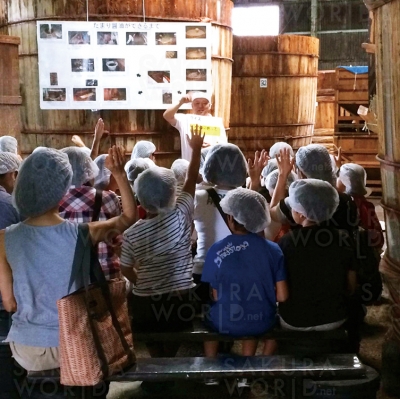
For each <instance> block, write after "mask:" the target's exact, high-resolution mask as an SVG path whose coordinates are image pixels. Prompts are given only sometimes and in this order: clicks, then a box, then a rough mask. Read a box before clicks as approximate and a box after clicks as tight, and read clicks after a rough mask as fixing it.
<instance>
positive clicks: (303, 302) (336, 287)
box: [279, 179, 355, 330]
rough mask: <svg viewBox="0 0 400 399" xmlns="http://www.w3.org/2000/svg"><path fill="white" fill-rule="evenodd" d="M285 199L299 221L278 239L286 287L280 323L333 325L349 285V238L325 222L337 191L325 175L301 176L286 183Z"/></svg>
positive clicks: (343, 313) (342, 316)
mask: <svg viewBox="0 0 400 399" xmlns="http://www.w3.org/2000/svg"><path fill="white" fill-rule="evenodd" d="M287 200H288V202H289V206H290V208H291V210H292V216H293V219H294V221H295V222H296V223H297V224H298V225H300V226H301V227H300V228H298V229H295V230H293V231H291V232H289V233H287V234H286V235H285V236H283V237H282V239H281V240H280V241H279V246H280V247H281V249H282V252H283V254H284V257H285V265H286V268H287V274H288V283H289V292H290V296H289V299H288V301H287V302H285V303H284V304H281V305H279V314H280V317H281V324H282V326H283V327H285V328H289V329H299V330H308V329H311V330H329V329H334V328H337V327H339V326H340V325H341V324H343V323H344V322H345V320H346V317H347V309H346V295H347V294H350V293H352V292H353V291H354V289H355V271H354V269H355V258H354V247H353V245H352V244H353V241H352V240H351V237H350V236H349V235H348V234H347V233H346V232H345V231H341V230H338V229H336V228H334V227H333V226H331V225H329V224H328V223H327V221H329V220H330V219H331V218H332V215H333V213H334V212H335V210H336V208H337V206H338V204H339V195H338V193H337V191H336V190H335V189H334V188H333V187H332V185H331V184H330V183H328V182H326V181H322V180H318V179H303V180H297V181H295V182H294V183H292V185H291V186H290V188H289V197H288V198H287Z"/></svg>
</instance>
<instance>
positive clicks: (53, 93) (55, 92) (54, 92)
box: [43, 89, 67, 101]
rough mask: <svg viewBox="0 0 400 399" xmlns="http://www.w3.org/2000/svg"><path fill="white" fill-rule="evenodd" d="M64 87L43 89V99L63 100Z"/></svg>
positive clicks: (65, 96) (64, 97) (64, 96)
mask: <svg viewBox="0 0 400 399" xmlns="http://www.w3.org/2000/svg"><path fill="white" fill-rule="evenodd" d="M66 98H67V95H66V89H43V101H65V99H66Z"/></svg>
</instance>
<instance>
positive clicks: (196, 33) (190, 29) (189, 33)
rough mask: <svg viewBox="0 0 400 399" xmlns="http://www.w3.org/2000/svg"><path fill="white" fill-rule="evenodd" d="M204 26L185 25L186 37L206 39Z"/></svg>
mask: <svg viewBox="0 0 400 399" xmlns="http://www.w3.org/2000/svg"><path fill="white" fill-rule="evenodd" d="M206 38H207V33H206V27H205V26H191V25H189V26H186V39H206Z"/></svg>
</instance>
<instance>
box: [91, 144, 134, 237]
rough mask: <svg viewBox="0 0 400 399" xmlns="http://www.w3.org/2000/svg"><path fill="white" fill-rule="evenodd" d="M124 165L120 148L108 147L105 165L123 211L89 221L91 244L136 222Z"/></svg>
mask: <svg viewBox="0 0 400 399" xmlns="http://www.w3.org/2000/svg"><path fill="white" fill-rule="evenodd" d="M124 165H125V160H124V152H123V150H122V148H121V147H116V146H113V147H112V148H110V150H109V151H108V157H107V158H106V162H105V166H106V167H107V168H108V169H110V171H111V173H112V174H113V176H114V178H115V180H116V182H117V184H118V187H119V190H120V193H121V200H122V208H123V210H124V212H123V213H122V214H121V215H119V216H116V217H114V218H111V219H109V220H106V221H102V222H91V223H89V229H90V235H91V237H92V242H93V244H97V243H98V242H100V241H105V240H107V241H109V240H111V239H112V238H113V237H115V236H116V235H118V234H121V233H122V232H124V231H125V230H126V229H127V228H128V227H130V226H131V225H132V224H133V223H135V222H136V209H137V207H136V201H135V197H134V193H133V191H132V188H131V186H130V184H129V181H128V178H127V177H126V173H125V170H124Z"/></svg>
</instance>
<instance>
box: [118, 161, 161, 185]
mask: <svg viewBox="0 0 400 399" xmlns="http://www.w3.org/2000/svg"><path fill="white" fill-rule="evenodd" d="M153 166H156V164H155V163H154V162H153V161H152V160H151V159H150V158H136V159H131V160H130V161H128V162H127V163H126V164H125V166H124V169H125V172H126V176H127V177H128V180H129V181H130V182H131V183H133V182H134V181H135V180H136V178H137V177H138V176H139V174H140V173H142V172H144V171H145V170H146V169H149V168H151V167H153Z"/></svg>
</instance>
